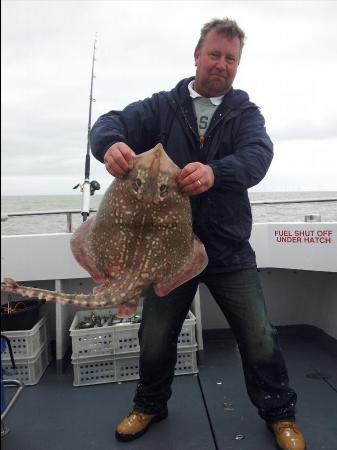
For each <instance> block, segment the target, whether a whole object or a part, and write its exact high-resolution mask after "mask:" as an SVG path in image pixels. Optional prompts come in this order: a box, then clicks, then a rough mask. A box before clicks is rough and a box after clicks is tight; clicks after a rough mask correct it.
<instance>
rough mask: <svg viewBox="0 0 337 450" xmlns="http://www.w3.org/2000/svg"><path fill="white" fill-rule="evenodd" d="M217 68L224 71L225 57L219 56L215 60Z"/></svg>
mask: <svg viewBox="0 0 337 450" xmlns="http://www.w3.org/2000/svg"><path fill="white" fill-rule="evenodd" d="M216 66H217V68H218V69H219V70H221V71H226V68H227V63H226V59H225V58H219V59H218V61H217V65H216Z"/></svg>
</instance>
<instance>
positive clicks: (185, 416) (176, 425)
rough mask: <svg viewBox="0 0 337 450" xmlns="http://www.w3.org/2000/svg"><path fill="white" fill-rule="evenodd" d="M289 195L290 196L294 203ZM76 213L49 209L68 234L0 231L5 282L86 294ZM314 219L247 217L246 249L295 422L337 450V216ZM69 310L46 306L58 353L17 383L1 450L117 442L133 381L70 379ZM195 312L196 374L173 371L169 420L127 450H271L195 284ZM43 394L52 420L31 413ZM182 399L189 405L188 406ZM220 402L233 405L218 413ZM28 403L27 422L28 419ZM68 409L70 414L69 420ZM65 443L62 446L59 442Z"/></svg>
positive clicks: (217, 316)
mask: <svg viewBox="0 0 337 450" xmlns="http://www.w3.org/2000/svg"><path fill="white" fill-rule="evenodd" d="M326 200H327V201H332V202H335V201H336V200H337V199H326ZM305 201H306V202H308V201H309V200H308V199H306V200H305ZM315 201H318V200H317V199H316V200H315ZM320 201H324V199H323V200H320ZM289 202H291V203H296V200H292V201H289ZM256 203H258V202H256ZM260 203H261V202H260ZM265 203H273V202H265ZM274 203H276V202H274ZM280 203H287V201H286V200H284V201H280ZM332 204H333V205H334V206H335V207H336V205H337V204H336V203H332ZM74 212H76V211H49V212H48V214H60V213H62V214H65V215H66V216H67V227H68V230H67V231H65V232H64V233H46V234H32V235H13V236H2V237H1V274H2V275H1V276H2V278H4V277H11V278H14V279H15V280H16V281H18V282H19V283H21V284H24V285H29V286H35V287H41V288H45V289H51V290H58V291H64V292H71V293H73V292H84V293H88V292H90V291H91V290H92V287H93V283H92V281H91V279H90V278H89V276H88V274H87V273H86V272H85V271H84V270H83V269H82V268H81V267H80V266H79V265H78V263H77V262H76V261H75V259H74V258H73V256H72V253H71V250H70V246H69V241H70V238H71V235H72V230H71V215H72V214H73V213H74ZM22 214H24V213H12V214H8V216H7V217H5V219H8V218H9V219H10V220H15V219H14V218H12V217H10V216H19V215H22ZM29 214H30V215H39V214H42V212H38V211H36V212H30V213H29ZM43 214H45V212H44V213H43ZM318 220H319V218H317V217H315V216H311V217H310V216H308V217H306V219H305V220H303V222H296V223H259V224H254V225H253V230H252V235H251V244H252V247H253V248H254V250H255V252H256V256H257V263H258V268H259V270H260V274H261V280H262V284H263V288H264V292H265V297H266V302H267V307H268V310H269V317H270V319H271V321H272V323H273V324H274V325H275V326H277V327H280V337H281V345H282V346H283V345H284V348H285V356H286V360H287V362H288V366H289V372H290V378H291V380H293V381H294V383H293V384H294V385H295V387H296V390H297V392H298V395H299V403H298V420H299V423H300V425H301V428H302V431H303V433H304V434H305V435H306V437H307V441H308V442H310V443H311V445H310V446H309V445H308V448H311V449H314V450H319V449H325V450H334V449H335V448H336V442H337V427H336V423H337V407H336V405H337V222H321V221H318ZM6 301H7V296H6V294H2V297H1V302H2V303H5V302H6ZM76 311H78V308H76V307H73V306H66V305H61V304H54V303H50V304H49V303H46V304H45V305H44V306H43V313H44V314H45V316H46V317H47V319H48V334H49V337H50V339H51V341H52V342H53V343H54V348H55V352H54V356H53V361H52V364H51V365H50V366H49V367H48V370H47V372H46V374H45V375H44V376H43V377H42V378H41V381H40V382H39V383H38V384H37V385H36V386H31V387H27V389H26V388H25V389H24V391H23V394H22V395H21V396H20V399H19V400H18V402H17V403H16V405H15V407H13V410H12V411H11V413H10V414H9V417H8V421H9V422H10V428H11V432H10V433H9V434H8V436H6V438H5V443H6V444H5V449H6V450H12V449H16V450H18V449H19V448H20V449H22V450H30V449H32V450H33V449H34V450H39V449H42V448H45V447H44V446H43V445H44V444H45V439H47V438H48V448H49V449H50V450H57V449H61V448H62V449H70V448H71V449H72V450H76V449H77V448H78V449H79V448H81V449H82V450H86V449H88V450H89V449H94V448H116V449H117V448H119V447H120V444H118V443H117V442H116V443H115V441H114V439H113V431H112V430H113V425H114V421H115V422H116V421H118V420H119V419H120V418H121V417H122V416H123V415H124V414H125V413H126V412H127V410H128V407H129V406H130V405H131V402H132V396H133V391H134V387H135V382H132V381H130V382H128V383H123V384H122V385H120V384H117V383H110V384H104V385H100V386H99V387H98V386H97V385H96V386H86V387H83V388H80V389H78V388H76V387H74V386H73V385H72V367H71V365H69V364H68V363H69V361H70V359H69V350H70V349H71V336H70V333H69V330H70V327H71V323H72V321H73V319H74V315H75V313H76ZM192 312H193V314H194V316H195V318H196V327H195V331H196V341H197V344H198V350H199V373H198V375H196V376H186V377H176V379H175V382H174V383H175V393H174V395H173V397H172V399H171V403H170V404H172V407H171V409H170V411H171V415H170V417H169V421H167V422H166V421H164V422H163V423H162V424H158V426H156V427H153V430H152V429H151V432H149V433H147V434H146V436H144V437H143V438H142V440H139V443H138V444H137V445H139V446H138V447H137V446H136V447H133V448H137V449H145V448H146V449H147V448H156V449H165V450H168V449H174V450H180V449H181V450H182V449H184V450H185V449H197V450H211V449H213V448H214V449H216V450H217V449H227V448H238V449H240V450H245V449H247V450H248V449H249V450H252V449H254V448H255V449H257V448H259V449H262V450H268V449H269V448H270V449H272V448H274V446H273V445H274V444H273V439H272V436H271V435H269V434H268V432H267V431H266V430H265V427H263V424H261V421H260V420H259V418H258V417H257V415H256V414H255V413H254V410H253V408H252V406H251V405H250V403H249V400H248V398H247V395H246V394H245V390H244V384H243V381H242V379H241V378H240V377H241V376H242V375H241V368H240V362H239V360H238V357H237V351H236V346H235V342H234V341H233V340H232V337H231V335H230V332H229V331H228V328H229V327H228V324H227V322H226V320H225V319H224V317H223V315H222V313H221V312H220V309H218V307H217V305H216V303H215V302H214V301H213V300H212V298H211V296H210V294H209V292H208V290H207V288H206V287H205V286H203V285H200V288H199V292H198V295H197V297H196V298H195V301H194V304H193V309H192ZM220 336H221V339H220ZM224 342H225V344H224ZM226 343H227V344H226ZM212 358H213V359H212ZM67 364H68V366H67ZM67 367H68V369H67ZM178 378H179V380H178ZM60 384H61V385H64V389H65V391H64V392H67V394H66V395H67V396H69V398H68V399H67V397H66V396H65V394H61V391H60V388H59V385H60ZM84 390H86V392H85V393H83V391H84ZM79 391H81V395H80V397H79V394H78V392H79ZM89 393H90V394H89ZM181 396H183V397H184V403H183V402H182V400H181ZM112 397H113V398H112ZM47 398H48V401H50V402H52V403H53V407H54V408H56V411H59V412H58V413H57V414H56V412H55V414H56V415H55V416H54V415H53V414H52V413H48V414H47V413H45V412H43V413H38V411H37V409H36V407H35V406H34V404H35V403H34V404H30V402H36V401H37V402H38V403H39V405H40V406H39V408H43V407H46V404H45V401H46V399H47ZM70 398H72V401H75V402H77V404H76V407H74V406H70V404H69V401H70V400H69V399H70ZM187 398H188V400H189V402H190V404H188V405H186V406H185V399H186V402H187ZM74 399H75V400H74ZM107 399H108V401H106V400H107ZM116 399H117V401H115V400H116ZM224 399H225V400H224ZM226 399H227V400H226ZM81 401H83V404H81ZM96 402H98V404H97V403H96ZM29 404H30V406H29ZM183 404H184V407H183ZM226 404H227V406H228V404H231V405H232V406H233V405H234V406H233V407H232V408H226ZM94 405H96V406H94ZM224 405H225V407H224ZM30 407H31V415H32V417H29V418H28V416H29V415H30V413H29V408H30ZM58 408H59V410H58ZM62 408H64V410H63V412H61V411H62ZM91 408H92V409H91ZM95 408H96V409H95ZM70 410H71V411H74V412H73V414H75V415H76V414H77V416H76V417H72V419H71V418H70V416H69V414H70V412H69V411H70ZM64 411H68V412H64ZM93 411H96V412H95V413H94V414H93ZM27 414H28V416H27ZM34 416H35V418H34ZM107 416H108V417H107ZM224 416H225V417H224ZM23 417H25V418H24V419H23ZM57 418H58V419H57ZM6 420H7V419H6ZM55 420H57V426H55V423H54V424H53V427H52V428H50V427H51V424H52V422H53V421H55ZM71 420H73V423H71ZM40 421H41V424H40V425H39V424H38V422H40ZM92 421H93V422H92ZM165 422H166V424H165ZM80 424H82V425H81V426H80ZM54 427H55V428H54ZM107 428H108V431H107ZM43 430H44V431H43ZM48 430H49V431H48ZM54 430H55V433H54ZM56 430H58V431H59V432H56ZM162 433H165V440H164V441H165V442H163V439H162ZM54 434H55V436H54ZM25 436H26V438H25V441H22V439H24V437H25ZM27 436H28V437H29V439H27ZM70 436H72V438H71V442H69V439H70ZM240 436H241V437H240ZM242 436H243V437H242ZM64 440H66V441H67V442H68V444H67V445H66V444H64V443H63V444H62V445H61V442H64ZM238 441H240V442H239V443H238ZM20 442H21V444H20ZM20 445H21V446H20ZM230 445H232V446H230Z"/></svg>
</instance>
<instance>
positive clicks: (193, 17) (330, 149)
mask: <svg viewBox="0 0 337 450" xmlns="http://www.w3.org/2000/svg"><path fill="white" fill-rule="evenodd" d="M1 5H2V18H1V23H2V43H1V47H2V56H1V59H2V138H1V144H2V195H23V194H74V193H76V192H75V191H73V189H72V188H73V186H74V185H76V184H77V183H78V182H82V181H83V178H84V160H85V153H86V146H87V126H88V110H89V89H90V77H91V63H92V51H93V44H94V39H95V33H96V32H97V51H96V58H97V60H96V63H95V64H96V66H95V74H96V78H95V79H94V98H95V99H96V102H95V103H93V111H92V125H93V124H94V122H95V120H96V119H97V118H98V116H100V115H101V114H103V113H105V112H107V111H109V110H111V109H122V108H124V107H125V106H126V105H127V104H129V103H130V102H132V101H135V100H139V99H143V98H145V97H147V96H150V95H151V94H152V93H153V92H156V91H159V90H170V89H171V88H172V87H174V86H175V85H176V83H177V82H178V81H179V80H180V79H182V78H185V77H187V76H191V75H194V73H195V67H194V60H193V52H194V48H195V45H196V43H197V40H198V38H199V32H200V28H201V27H202V25H203V24H204V23H205V22H207V21H209V20H210V19H212V18H214V17H225V16H228V17H230V18H233V19H236V20H237V21H238V23H239V25H240V26H241V27H242V28H243V29H244V31H245V32H246V35H247V41H246V45H245V48H244V51H243V56H242V60H241V64H240V66H239V70H238V75H237V77H236V80H235V82H234V87H236V88H239V89H243V90H246V91H247V92H248V93H249V95H250V98H251V100H252V101H254V102H255V103H256V104H257V105H259V107H260V108H261V111H262V113H263V115H264V116H265V119H266V124H267V130H268V132H269V134H270V136H271V138H272V140H273V142H274V148H275V158H274V161H273V163H272V166H271V168H270V170H269V172H268V174H267V176H266V178H265V179H264V180H263V181H262V182H261V183H260V184H259V185H258V187H257V188H255V190H262V191H292V190H295V191H296V190H312V191H317V190H320V191H324V190H334V191H336V190H337V106H336V105H337V89H336V80H337V44H336V43H337V1H334V0H331V1H309V0H306V1H286V0H285V1H253V0H252V1H248V0H247V1H233V2H231V1H220V0H219V1H192V0H191V1H182V0H180V1H126V0H124V1H121V2H119V1H61V0H59V1H52V0H47V1H29V0H27V1H9V0H8V1H2V3H1ZM90 179H91V180H92V179H96V180H98V181H99V182H100V184H101V186H102V190H101V192H102V191H103V190H104V189H105V188H106V187H107V186H108V184H109V183H110V182H111V177H110V176H109V175H108V174H107V173H106V172H105V169H104V166H103V165H102V164H101V163H99V162H98V161H96V160H95V159H94V158H93V157H91V177H90Z"/></svg>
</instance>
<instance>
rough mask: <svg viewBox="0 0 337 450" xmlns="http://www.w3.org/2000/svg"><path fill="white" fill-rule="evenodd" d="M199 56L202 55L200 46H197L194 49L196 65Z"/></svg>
mask: <svg viewBox="0 0 337 450" xmlns="http://www.w3.org/2000/svg"><path fill="white" fill-rule="evenodd" d="M199 57H200V51H199V49H198V48H196V49H195V50H194V65H195V66H197V65H198V61H199Z"/></svg>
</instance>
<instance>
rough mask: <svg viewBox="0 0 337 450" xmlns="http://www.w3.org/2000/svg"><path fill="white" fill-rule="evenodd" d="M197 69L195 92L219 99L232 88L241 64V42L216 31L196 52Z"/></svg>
mask: <svg viewBox="0 0 337 450" xmlns="http://www.w3.org/2000/svg"><path fill="white" fill-rule="evenodd" d="M194 59H195V65H196V67H197V70H196V75H195V80H194V90H195V91H197V92H198V94H200V95H202V96H203V97H218V96H220V95H224V94H226V93H227V92H228V91H229V89H230V88H231V86H232V84H233V81H234V78H235V75H236V71H237V68H238V65H239V62H240V40H239V38H237V37H235V38H233V39H231V38H228V37H227V36H225V35H223V34H219V33H217V32H216V31H214V30H211V31H209V32H208V33H207V35H206V37H205V40H204V42H203V44H202V46H201V48H200V49H195V52H194Z"/></svg>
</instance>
